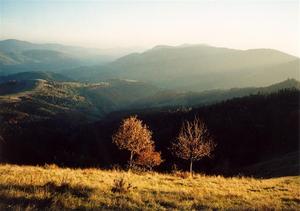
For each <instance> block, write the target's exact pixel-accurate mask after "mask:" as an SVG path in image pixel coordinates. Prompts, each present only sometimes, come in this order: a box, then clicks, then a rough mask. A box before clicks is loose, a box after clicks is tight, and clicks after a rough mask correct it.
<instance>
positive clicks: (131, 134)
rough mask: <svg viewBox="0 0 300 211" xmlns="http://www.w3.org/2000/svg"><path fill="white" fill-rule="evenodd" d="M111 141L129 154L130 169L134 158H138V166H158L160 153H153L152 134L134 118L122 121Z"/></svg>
mask: <svg viewBox="0 0 300 211" xmlns="http://www.w3.org/2000/svg"><path fill="white" fill-rule="evenodd" d="M112 140H113V143H115V144H116V145H117V146H118V147H119V149H125V150H128V151H129V152H130V159H129V168H131V167H132V165H133V163H134V160H133V159H134V157H135V156H138V159H139V161H138V163H139V164H140V165H141V164H142V165H148V166H155V165H158V164H159V162H158V160H159V159H160V153H157V152H155V151H154V142H153V140H152V132H151V131H150V130H149V129H148V127H147V125H146V124H143V122H142V121H141V120H139V119H138V118H137V117H136V116H131V117H129V118H126V119H123V121H122V123H121V125H120V127H119V129H118V131H117V132H116V133H115V134H114V135H113V136H112ZM150 155H151V156H150ZM149 156H150V157H149ZM158 157H159V159H158ZM151 159H152V160H151Z"/></svg>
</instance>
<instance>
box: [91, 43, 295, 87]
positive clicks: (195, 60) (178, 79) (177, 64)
mask: <svg viewBox="0 0 300 211" xmlns="http://www.w3.org/2000/svg"><path fill="white" fill-rule="evenodd" d="M299 64H300V63H299V58H297V57H294V56H291V55H288V54H285V53H283V52H280V51H276V50H272V49H251V50H234V49H228V48H218V47H213V46H207V45H183V46H177V47H172V46H157V47H154V48H153V49H150V50H148V51H145V52H143V53H133V54H129V55H127V56H124V57H121V58H119V59H117V60H115V61H113V62H111V63H109V64H107V65H105V66H101V67H99V69H98V72H95V71H94V74H92V76H90V80H92V81H95V80H99V79H100V78H102V80H103V79H104V78H129V79H135V80H141V81H150V82H152V83H154V84H156V85H158V86H160V87H164V88H171V89H174V88H175V89H178V90H189V91H203V90H208V89H224V88H232V87H245V86H266V85H271V84H273V83H277V82H280V81H282V80H284V79H287V78H294V79H298V80H299ZM85 70H86V71H87V72H88V68H85Z"/></svg>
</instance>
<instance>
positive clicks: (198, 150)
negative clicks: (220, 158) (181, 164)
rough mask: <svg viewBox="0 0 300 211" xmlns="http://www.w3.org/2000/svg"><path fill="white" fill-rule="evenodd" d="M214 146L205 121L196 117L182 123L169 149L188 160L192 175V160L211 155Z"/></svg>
mask: <svg viewBox="0 0 300 211" xmlns="http://www.w3.org/2000/svg"><path fill="white" fill-rule="evenodd" d="M215 146H216V145H215V143H214V141H213V139H212V137H211V136H210V134H209V131H208V129H207V127H206V125H205V123H204V122H203V121H202V120H200V119H199V118H197V117H196V118H195V119H194V120H193V121H191V122H189V121H186V122H184V123H183V124H182V127H181V130H180V132H179V135H178V137H177V138H176V140H175V141H174V142H173V143H172V145H171V150H172V152H173V154H175V155H176V156H177V157H179V158H181V159H184V160H189V162H190V174H191V175H192V174H193V162H194V161H198V160H200V159H202V158H203V157H206V156H211V153H212V151H213V150H214V148H215Z"/></svg>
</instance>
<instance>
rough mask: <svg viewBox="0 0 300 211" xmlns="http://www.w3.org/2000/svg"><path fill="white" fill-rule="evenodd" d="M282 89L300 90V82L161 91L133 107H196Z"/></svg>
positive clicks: (289, 80) (141, 100)
mask: <svg viewBox="0 0 300 211" xmlns="http://www.w3.org/2000/svg"><path fill="white" fill-rule="evenodd" d="M282 89H298V90H300V82H299V81H297V80H295V79H287V80H285V81H282V82H280V83H276V84H273V85H271V86H267V87H246V88H231V89H227V90H226V89H223V90H222V89H218V90H207V91H203V92H176V91H172V90H169V91H160V92H157V93H156V94H154V95H152V96H150V97H148V98H142V99H140V100H139V101H138V102H134V104H132V108H150V107H151V108H155V107H157V108H159V107H172V106H175V107H176V106H185V107H190V106H194V107H195V106H198V105H208V104H213V103H216V102H220V101H223V100H227V99H231V98H236V97H243V96H247V95H251V94H258V93H261V94H269V93H272V92H277V91H279V90H282Z"/></svg>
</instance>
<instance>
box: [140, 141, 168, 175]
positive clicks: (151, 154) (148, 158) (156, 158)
mask: <svg viewBox="0 0 300 211" xmlns="http://www.w3.org/2000/svg"><path fill="white" fill-rule="evenodd" d="M162 162H163V160H162V159H161V155H160V152H156V151H155V149H154V147H153V146H151V147H149V148H146V149H145V150H143V151H142V152H141V153H139V154H138V156H137V158H136V160H135V161H134V163H135V164H136V165H139V166H145V167H146V168H148V169H149V170H152V168H153V167H154V166H158V165H160V164H161V163H162Z"/></svg>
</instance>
